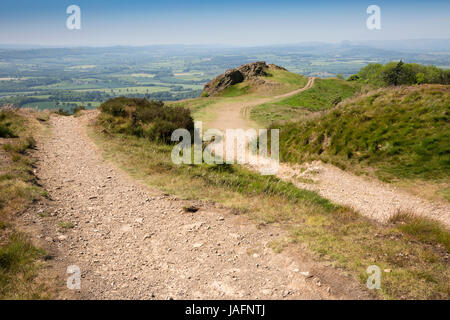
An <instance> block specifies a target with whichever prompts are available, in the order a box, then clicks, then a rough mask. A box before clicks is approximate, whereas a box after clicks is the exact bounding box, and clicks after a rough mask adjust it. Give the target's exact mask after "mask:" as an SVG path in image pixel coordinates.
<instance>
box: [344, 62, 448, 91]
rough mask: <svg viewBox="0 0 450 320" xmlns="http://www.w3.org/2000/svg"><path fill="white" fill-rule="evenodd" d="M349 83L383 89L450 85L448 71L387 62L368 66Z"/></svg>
mask: <svg viewBox="0 0 450 320" xmlns="http://www.w3.org/2000/svg"><path fill="white" fill-rule="evenodd" d="M348 80H349V81H358V80H359V81H361V82H364V83H368V84H371V85H375V86H379V87H385V86H391V85H392V86H397V85H413V84H427V83H428V84H450V70H444V69H440V68H437V67H435V66H424V65H420V64H416V63H404V62H403V61H400V62H389V63H387V64H386V65H382V64H379V63H376V64H369V65H367V66H366V67H364V68H362V69H361V70H360V71H359V72H358V73H357V74H355V75H353V76H350V77H349V79H348Z"/></svg>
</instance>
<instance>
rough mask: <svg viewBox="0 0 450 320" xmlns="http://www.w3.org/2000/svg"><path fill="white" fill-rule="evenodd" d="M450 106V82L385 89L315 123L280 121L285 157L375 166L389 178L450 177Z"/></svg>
mask: <svg viewBox="0 0 450 320" xmlns="http://www.w3.org/2000/svg"><path fill="white" fill-rule="evenodd" d="M449 105H450V89H449V87H448V86H440V85H427V86H415V87H398V88H388V89H380V90H378V91H375V92H371V93H369V94H366V95H364V96H361V97H359V98H356V99H351V100H349V101H347V102H346V103H344V104H342V105H340V107H339V108H335V109H333V110H330V111H328V112H325V113H324V114H323V115H321V116H320V117H316V118H314V119H311V120H309V121H303V122H293V123H287V124H285V125H275V126H274V127H277V128H280V157H281V159H282V160H283V161H289V162H297V163H298V162H303V161H309V160H314V159H321V160H323V161H326V162H328V161H330V162H332V163H334V164H336V165H338V166H340V167H342V168H348V167H351V166H361V167H373V168H376V170H377V171H376V173H377V175H378V177H379V178H381V179H383V180H388V181H390V180H392V179H396V178H402V179H403V178H406V179H423V180H431V181H438V180H440V181H445V180H446V179H448V177H449V173H450V144H449V141H450V124H449V123H450V122H449V116H448V110H449V109H448V107H449ZM447 181H448V180H447Z"/></svg>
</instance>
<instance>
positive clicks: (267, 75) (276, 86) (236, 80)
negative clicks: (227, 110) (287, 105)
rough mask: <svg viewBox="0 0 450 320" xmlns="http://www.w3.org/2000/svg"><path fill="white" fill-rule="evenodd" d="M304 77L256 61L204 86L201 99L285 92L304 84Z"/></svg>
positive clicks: (228, 72) (227, 72) (218, 77)
mask: <svg viewBox="0 0 450 320" xmlns="http://www.w3.org/2000/svg"><path fill="white" fill-rule="evenodd" d="M306 79H307V78H306V77H304V76H301V75H298V74H294V73H291V72H289V71H287V70H286V69H285V68H282V67H279V66H277V65H274V64H267V63H266V62H264V61H257V62H252V63H248V64H244V65H241V66H239V67H237V68H233V69H229V70H227V71H226V72H225V73H223V74H221V75H219V76H217V77H215V78H214V79H213V80H211V81H210V82H208V83H207V84H205V87H204V89H203V92H202V97H213V96H222V97H233V96H239V95H244V94H248V93H255V92H256V93H260V94H261V93H264V92H276V93H279V92H282V91H283V93H284V92H286V91H289V90H290V89H292V87H291V86H292V85H294V86H302V85H305V84H306Z"/></svg>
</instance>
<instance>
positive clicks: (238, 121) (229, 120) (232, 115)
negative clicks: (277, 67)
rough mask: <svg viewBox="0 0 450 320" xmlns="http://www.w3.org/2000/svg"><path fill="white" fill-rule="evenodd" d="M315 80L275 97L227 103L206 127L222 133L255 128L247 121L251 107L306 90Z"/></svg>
mask: <svg viewBox="0 0 450 320" xmlns="http://www.w3.org/2000/svg"><path fill="white" fill-rule="evenodd" d="M315 79H316V78H309V79H308V83H307V84H306V85H305V86H304V87H302V88H300V89H296V90H294V91H291V92H288V93H285V94H282V95H278V96H275V97H269V98H259V99H255V100H251V101H247V102H232V103H228V102H227V103H226V104H224V105H223V106H221V107H220V108H218V109H217V110H216V111H215V118H214V120H212V121H210V122H208V123H207V124H206V126H207V127H208V128H214V129H219V130H223V131H224V130H226V129H241V128H242V129H246V128H257V127H258V125H257V124H256V123H255V122H253V121H252V120H250V119H249V112H250V110H251V108H252V107H254V106H257V105H260V104H263V103H267V102H270V101H274V100H278V99H284V98H287V97H290V96H293V95H296V94H298V93H300V92H302V91H305V90H308V89H310V88H311V87H312V86H313V85H314V81H315Z"/></svg>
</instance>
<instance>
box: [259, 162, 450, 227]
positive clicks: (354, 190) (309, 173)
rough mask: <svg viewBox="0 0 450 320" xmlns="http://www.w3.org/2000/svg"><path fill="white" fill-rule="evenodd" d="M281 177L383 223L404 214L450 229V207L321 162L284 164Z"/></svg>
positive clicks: (281, 165)
mask: <svg viewBox="0 0 450 320" xmlns="http://www.w3.org/2000/svg"><path fill="white" fill-rule="evenodd" d="M255 169H258V166H255ZM258 170H259V169H258ZM277 176H278V177H279V178H281V179H283V180H287V181H291V182H292V183H293V184H295V185H296V186H298V187H299V188H302V189H307V190H312V191H317V192H318V193H319V194H320V195H321V196H323V197H324V198H327V199H329V200H331V201H332V202H334V203H338V204H341V205H345V206H348V207H351V208H353V209H355V210H356V211H358V212H360V213H361V214H364V215H365V216H367V217H369V218H371V219H375V220H377V221H380V222H387V221H388V220H389V218H390V217H391V216H393V215H394V214H396V213H397V212H399V211H401V212H406V213H414V214H417V215H421V216H425V217H429V218H432V219H435V220H438V221H441V222H442V223H443V224H444V225H446V226H447V227H449V228H450V206H449V204H448V203H444V202H439V201H430V200H426V199H422V198H420V197H418V196H415V195H412V194H410V193H408V192H406V191H404V190H401V189H399V188H395V187H393V186H392V185H389V184H387V183H382V182H380V181H377V180H373V179H369V178H366V177H362V176H356V175H354V174H351V173H349V172H346V171H343V170H341V169H339V168H337V167H335V166H332V165H329V164H324V163H322V162H320V161H315V162H313V163H308V164H305V165H302V166H290V165H287V164H280V166H279V170H278V174H277ZM305 181H308V183H305Z"/></svg>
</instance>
